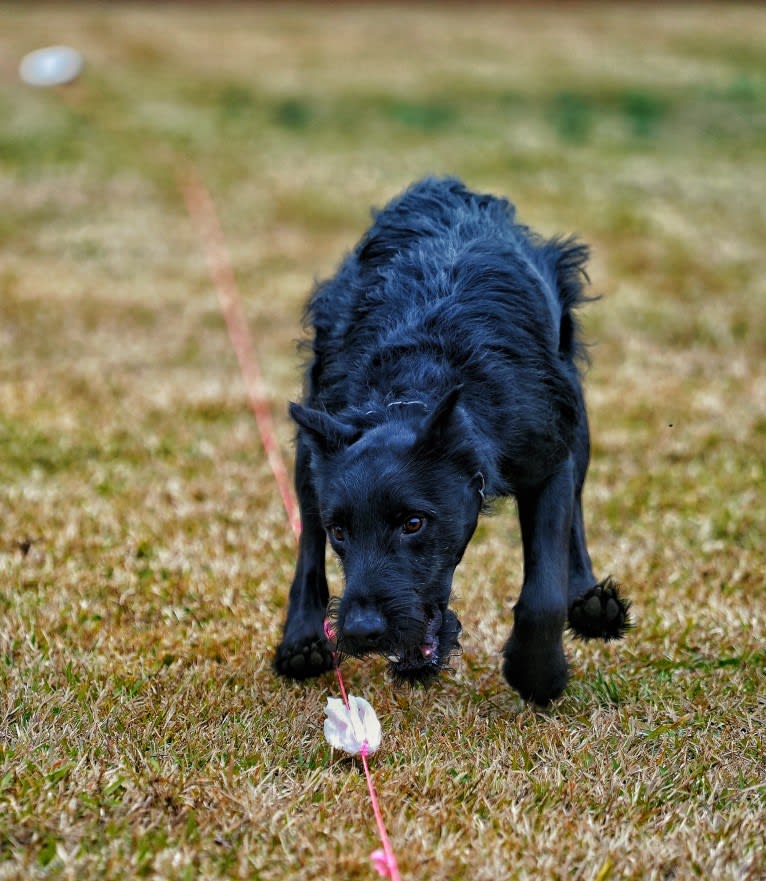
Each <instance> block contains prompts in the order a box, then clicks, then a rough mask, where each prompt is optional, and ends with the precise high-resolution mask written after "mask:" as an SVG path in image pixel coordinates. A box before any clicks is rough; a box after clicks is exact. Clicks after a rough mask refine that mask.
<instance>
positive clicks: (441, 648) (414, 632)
mask: <svg viewBox="0 0 766 881" xmlns="http://www.w3.org/2000/svg"><path fill="white" fill-rule="evenodd" d="M339 609H340V598H338V597H332V598H331V600H330V603H329V605H328V607H327V617H328V619H329V621H330V624H331V629H332V630H333V631H334V632H336V633H337V632H338V627H337V623H338V613H339ZM388 620H392V621H395V622H397V624H396V625H395V626H394V627H391V628H390V629H389V630H388V631H387V632H386V634H384V635H383V636H382V637H381V638H380V639H378V640H376V642H375V644H374V645H373V646H369V645H367V644H365V645H364V646H361V645H358V644H356V643H355V642H354V640H349V639H343V638H341V639H339V640H338V642H337V645H336V650H337V654H338V655H339V660H340V659H342V658H343V657H349V656H350V657H357V658H360V657H365V656H367V655H371V654H378V655H383V656H384V657H385V658H386V659H387V660H388V662H389V673H390V675H391V678H392V679H393V680H394V682H395V683H396V684H398V685H400V684H404V683H409V684H411V685H416V684H421V685H425V684H427V683H429V682H431V681H432V680H433V679H435V678H436V677H437V676H438V675H439V673H440V672H441V671H442V670H443V669H445V668H448V666H449V662H450V659H451V658H452V657H453V656H454V655H456V654H458V653H459V651H460V643H459V641H458V639H459V636H460V631H461V630H462V626H461V624H460V621H459V620H458V618H457V615H455V613H454V612H453V611H452V610H451V609H448V608H446V607H445V608H443V609H441V608H438V607H429V606H426V607H424V608H423V610H422V615H418V616H415V615H413V614H412V613H410V614H407V615H404V614H402V613H401V612H399V614H398V615H391V616H390V617H389V619H388Z"/></svg>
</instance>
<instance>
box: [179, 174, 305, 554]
mask: <svg viewBox="0 0 766 881" xmlns="http://www.w3.org/2000/svg"><path fill="white" fill-rule="evenodd" d="M181 189H182V191H183V195H184V199H185V200H186V208H187V210H188V212H189V214H190V215H191V217H192V220H193V221H194V223H195V224H196V226H197V232H198V233H199V237H200V239H201V241H202V243H203V245H204V246H205V256H206V258H207V265H208V270H209V272H210V275H211V277H212V279H213V283H214V285H215V289H216V291H217V292H218V300H219V302H220V304H221V312H223V317H224V320H225V321H226V329H227V330H228V332H229V339H230V340H231V344H232V346H233V348H234V351H235V353H236V355H237V361H239V369H240V371H241V373H242V378H243V379H244V381H245V387H246V389H247V394H248V397H249V399H250V406H251V407H252V410H253V413H254V414H255V422H256V425H257V426H258V433H259V434H260V436H261V441H262V443H263V449H264V450H265V452H266V458H267V459H268V462H269V466H270V468H271V470H272V473H273V474H274V479H275V480H276V482H277V488H278V489H279V494H280V496H281V497H282V504H283V505H284V506H285V512H286V513H287V519H288V520H289V521H290V527H291V529H292V531H293V533H294V534H295V537H296V538H298V537H299V536H300V534H301V517H300V512H299V511H298V505H297V503H296V501H295V497H294V496H293V493H292V487H291V486H290V477H289V474H288V471H287V468H286V467H285V462H284V459H283V458H282V454H281V452H280V450H279V444H278V442H277V433H276V431H275V430H274V421H273V419H272V417H271V410H270V408H269V400H268V395H267V393H266V384H265V383H264V380H263V373H262V372H261V368H260V365H259V364H258V359H257V358H256V356H255V350H254V348H253V344H252V341H251V339H250V335H249V334H248V332H247V320H246V318H245V310H244V308H243V306H242V298H241V297H240V295H239V291H238V289H237V282H236V279H235V277H234V271H233V270H232V268H231V259H230V257H229V251H228V248H227V247H226V240H225V239H224V235H223V230H222V228H221V223H220V221H219V219H218V213H217V212H216V210H215V205H214V204H213V199H212V197H211V196H210V193H209V192H208V191H207V189H206V187H205V185H204V184H203V183H202V181H201V180H200V178H199V175H198V174H197V173H196V172H195V171H194V169H190V170H189V171H188V172H187V175H186V178H185V179H184V180H183V181H182V184H181Z"/></svg>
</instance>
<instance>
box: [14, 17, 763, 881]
mask: <svg viewBox="0 0 766 881" xmlns="http://www.w3.org/2000/svg"><path fill="white" fill-rule="evenodd" d="M51 43H68V44H71V45H74V46H76V47H78V48H79V49H80V50H81V51H82V52H83V53H84V55H85V58H86V60H87V69H86V72H85V74H84V75H83V76H82V78H81V79H80V80H79V81H78V82H77V83H76V84H73V85H71V86H69V87H67V88H64V89H54V90H34V89H31V88H29V87H25V86H23V85H22V84H21V83H20V82H19V81H18V80H17V77H16V66H17V64H18V60H19V58H20V57H21V55H23V54H24V53H25V52H27V51H30V50H31V49H34V48H37V47H39V46H41V45H49V44H51ZM764 45H766V9H764V8H759V7H758V6H756V5H753V6H742V7H739V6H737V5H735V4H732V3H721V4H719V5H714V4H704V5H700V6H698V7H695V6H694V5H685V6H678V7H673V6H668V5H664V4H662V5H661V4H656V5H649V6H646V7H642V6H640V5H638V4H634V5H626V6H614V5H603V6H593V7H587V6H586V7H582V6H579V5H574V4H568V5H565V6H562V7H555V6H550V7H549V6H540V5H534V6H519V7H508V8H498V7H494V8H483V7H481V6H476V5H470V6H465V7H460V6H455V5H450V6H447V7H445V8H444V9H442V10H439V9H438V8H437V7H435V6H434V7H418V6H417V5H412V4H410V5H406V6H404V5H402V6H397V7H378V6H375V5H369V6H365V7H361V8H344V7H323V6H317V5H312V6H306V7H292V6H287V5H283V4H273V5H265V6H263V7H258V6H256V7H248V6H246V5H237V6H232V7H226V6H222V5H218V4H217V5H216V7H215V9H209V10H208V9H206V7H204V6H201V7H186V6H183V5H177V6H162V7H155V8H153V7H152V6H151V5H149V4H147V5H145V6H135V7H133V6H130V5H127V4H112V5H111V6H110V5H108V4H107V5H102V6H96V5H93V6H88V5H83V6H66V5H64V4H57V5H53V6H50V7H41V6H37V5H34V4H15V5H13V4H5V5H0V206H1V207H0V240H1V241H2V246H1V250H0V346H1V347H2V348H1V350H0V351H1V352H2V355H1V357H0V524H1V526H2V534H1V535H0V695H1V701H2V703H0V708H1V711H0V765H1V767H0V879H16V878H19V879H22V878H23V879H30V878H32V879H34V878H71V879H78V881H81V879H96V878H98V879H101V878H106V879H131V878H136V877H143V878H150V879H183V881H187V879H193V878H243V879H245V878H247V879H263V881H272V879H301V881H307V879H320V878H321V879H325V878H335V879H364V878H370V877H373V871H372V868H371V867H370V864H369V862H368V854H369V852H370V851H371V850H373V849H374V848H375V847H376V846H377V838H376V833H375V827H374V824H373V821H372V817H371V813H370V809H369V806H368V802H367V793H366V789H365V786H364V780H363V777H362V776H361V773H360V769H359V767H358V765H356V764H354V762H353V761H351V760H349V759H346V758H344V757H342V756H341V755H338V754H333V753H332V751H331V750H330V748H329V746H327V745H326V743H325V741H324V739H323V736H322V731H321V725H322V720H323V707H324V703H325V700H326V698H327V697H328V696H330V695H333V696H334V695H335V694H336V691H337V687H336V685H335V682H334V680H333V679H332V677H330V676H328V677H326V678H325V679H323V680H321V681H317V682H315V683H311V684H309V685H306V686H302V685H294V684H286V683H284V682H280V681H277V679H276V678H275V677H274V675H273V674H272V672H271V667H270V659H271V653H272V650H273V648H274V646H275V645H276V643H277V641H278V639H279V633H280V627H281V622H282V618H283V615H284V611H285V602H286V594H287V587H288V584H289V581H290V578H291V570H292V565H293V556H294V548H293V539H292V536H291V534H290V532H289V529H288V526H287V521H286V519H285V516H284V512H283V510H282V508H281V506H280V501H279V498H278V495H277V493H276V490H275V487H274V483H273V480H272V477H271V475H270V472H269V470H268V467H267V464H266V461H265V458H264V455H263V452H262V449H261V446H260V442H259V439H258V436H257V432H256V428H255V424H254V421H253V418H252V415H251V413H250V412H249V410H248V407H247V403H246V400H245V396H244V392H243V388H242V384H241V381H240V378H239V374H238V370H237V366H236V361H235V359H234V356H233V354H232V352H231V349H230V346H229V343H228V341H227V338H226V333H225V329H224V325H223V322H222V319H221V316H220V314H219V311H218V306H217V303H216V298H215V293H214V290H213V287H212V285H211V282H210V279H209V277H208V275H207V270H206V267H205V262H204V257H203V253H202V249H201V246H200V242H199V240H198V239H197V237H196V233H195V230H194V227H193V226H192V224H191V222H190V220H189V218H188V216H187V214H186V211H185V207H184V202H183V198H182V196H181V194H180V191H179V175H183V173H184V171H185V169H187V168H188V166H189V164H193V165H194V166H195V167H196V168H197V169H198V170H199V173H200V174H201V175H202V177H203V178H204V180H205V181H206V183H207V185H208V186H209V188H210V190H211V191H212V193H213V194H214V197H215V199H216V202H217V204H218V207H219V211H220V214H221V217H222V222H223V226H224V228H225V230H226V235H227V238H228V241H229V245H230V248H231V252H232V258H233V261H234V264H235V267H236V271H237V277H238V280H239V284H240V287H241V289H242V291H243V295H244V298H245V303H246V309H247V313H248V319H249V321H250V326H251V329H252V331H253V333H254V336H255V338H256V340H257V344H258V347H259V353H260V358H261V360H262V365H263V369H264V372H265V374H266V379H267V382H268V385H269V389H270V392H271V394H272V397H273V405H274V413H275V418H276V420H277V427H278V431H279V437H280V442H281V444H282V448H283V450H284V451H285V455H286V456H288V457H291V456H292V446H291V442H292V428H291V426H290V425H289V423H288V419H287V416H286V402H287V401H288V400H289V399H291V398H293V399H294V398H296V397H297V396H298V395H299V394H300V376H299V357H298V355H297V354H296V350H295V345H294V343H295V340H296V339H297V338H298V337H299V336H300V333H301V327H300V321H301V309H302V303H303V300H304V298H305V296H306V294H307V292H308V291H309V289H310V288H311V286H312V284H313V281H314V279H315V278H316V277H321V276H322V275H326V274H328V273H330V272H331V271H332V270H333V267H334V266H335V265H336V264H337V262H338V260H339V259H340V257H341V256H342V254H343V253H344V252H345V251H346V250H347V249H348V248H349V247H351V245H352V244H353V243H354V242H355V240H356V238H357V237H358V235H359V234H360V233H361V231H362V230H363V229H364V227H365V225H366V223H367V219H368V209H369V206H370V205H372V204H377V205H380V204H382V203H383V202H385V201H386V200H387V199H388V198H389V197H390V196H392V195H393V194H394V193H396V192H397V191H398V190H400V189H401V188H402V187H403V186H405V185H406V184H407V183H408V182H409V181H410V180H412V179H414V178H415V177H417V176H419V175H422V174H424V173H427V172H436V173H455V174H458V175H460V176H462V177H464V178H465V180H466V181H467V182H468V183H469V184H470V185H471V186H473V187H475V188H478V189H483V190H487V191H492V192H497V193H503V194H506V195H508V196H510V197H511V198H512V199H513V200H514V201H515V202H516V204H517V206H518V210H519V214H520V216H521V219H522V220H523V221H524V222H527V223H529V224H530V225H532V226H534V227H536V228H537V229H539V230H540V231H541V232H543V233H545V234H551V235H552V234H554V233H569V232H577V233H579V234H580V235H581V236H582V237H583V238H584V239H585V240H587V241H588V242H589V243H591V245H592V247H593V259H592V263H591V276H592V280H593V292H594V293H600V294H603V295H604V296H603V299H601V300H600V301H599V302H597V303H594V304H592V305H590V306H588V308H587V310H586V311H584V312H583V315H582V318H583V324H584V328H585V331H586V334H587V337H588V339H589V340H590V341H591V343H592V344H593V346H592V348H591V355H592V358H593V366H592V368H591V369H590V371H589V373H588V376H587V389H588V400H589V407H590V413H591V422H592V430H593V436H594V451H593V462H592V467H591V473H590V478H589V483H588V487H587V496H586V517H587V523H588V529H589V536H590V549H591V554H592V556H593V558H594V563H595V565H596V569H597V571H598V572H599V573H600V574H607V573H609V572H611V573H613V574H614V575H615V576H616V577H617V578H618V580H620V581H621V582H622V583H623V584H624V586H625V589H626V591H627V592H628V593H629V595H630V596H631V597H632V598H633V601H634V612H635V617H636V621H637V627H636V628H635V630H633V631H632V632H631V633H630V635H629V638H628V639H627V640H626V641H624V642H623V643H621V644H617V645H610V646H606V647H605V646H591V645H583V644H582V643H575V642H573V641H571V640H570V641H568V644H567V651H568V653H569V655H570V657H571V660H572V667H573V675H572V681H571V684H570V686H569V688H568V690H567V692H566V694H565V696H564V697H563V698H562V699H561V700H559V701H558V702H557V703H555V704H554V705H553V706H552V707H551V708H549V709H547V710H545V711H541V710H537V709H535V708H533V707H530V706H525V705H524V704H523V703H522V702H521V701H520V700H519V699H518V698H517V697H516V696H515V695H514V694H513V693H512V692H511V691H510V690H509V689H508V688H507V687H506V685H505V683H504V681H503V679H502V675H501V673H500V650H501V648H502V645H503V642H504V640H505V638H506V636H507V633H508V630H509V628H510V624H511V620H512V606H513V603H514V601H515V598H516V597H517V595H518V587H519V583H520V577H521V558H520V553H519V536H518V530H517V527H516V523H515V517H514V513H513V509H512V507H511V506H507V507H506V508H504V509H502V510H501V511H499V512H498V516H496V517H493V518H491V519H490V520H487V521H484V522H483V525H482V526H481V527H480V529H479V532H478V533H477V536H476V538H475V540H474V542H473V543H472V545H471V548H470V549H469V552H468V554H467V555H466V559H465V561H464V562H463V564H462V566H461V568H460V569H459V570H458V574H457V578H456V584H455V592H456V599H455V602H454V607H455V609H456V611H457V612H458V614H459V616H460V617H461V620H462V622H463V626H464V639H463V647H464V651H463V655H462V657H461V658H460V659H459V660H458V662H457V663H456V667H455V670H454V673H452V674H450V675H445V676H444V677H443V679H442V681H440V682H439V683H437V685H436V686H434V687H432V688H431V689H429V690H427V691H422V690H421V691H414V692H408V691H406V690H402V691H397V690H395V689H394V688H392V686H391V685H390V683H388V682H386V680H385V676H384V666H383V664H382V663H380V662H378V661H376V660H372V661H369V662H349V663H348V664H347V665H346V667H345V671H346V677H347V684H348V686H349V689H350V690H351V691H352V692H353V693H355V694H358V695H360V696H364V697H366V698H367V699H369V700H370V701H371V702H372V704H373V706H374V707H375V708H376V710H377V712H378V715H379V716H380V718H381V720H382V723H383V728H384V740H383V745H382V748H381V750H380V752H379V753H377V754H376V755H375V756H374V757H373V758H372V767H373V773H374V775H375V780H376V784H377V786H378V790H379V793H380V797H381V799H382V803H383V810H384V813H385V815H386V821H387V825H388V829H389V832H390V834H391V837H392V840H393V843H394V847H395V849H396V852H397V855H398V857H399V862H400V868H401V870H402V875H403V877H404V878H412V879H414V878H418V879H429V881H434V879H445V881H446V879H450V881H453V879H466V881H490V879H492V881H497V879H506V878H507V879H560V881H572V879H587V881H606V879H637V881H639V879H656V881H666V879H667V881H669V879H687V878H703V879H721V881H734V879H743V881H745V879H747V881H756V879H764V878H766V853H765V852H764V851H765V848H766V832H765V830H766V758H765V757H764V754H765V753H766V743H765V738H764V723H765V722H766V687H765V686H766V676H765V675H764V674H765V672H766V638H765V637H766V586H765V575H764V570H765V569H766V560H765V559H764V535H765V534H766V507H765V505H764V496H765V493H764V486H766V480H765V477H766V475H765V471H766V465H765V464H764V463H765V462H766V318H765V317H764V316H765V315H766V283H765V282H764V278H765V277H766V273H765V272H764V268H765V267H764V262H765V261H764V242H766V210H765V209H764V206H765V205H766V161H765V160H766V62H765V61H764ZM334 585H335V589H336V591H338V590H340V584H339V580H338V575H337V571H336V572H335V574H334Z"/></svg>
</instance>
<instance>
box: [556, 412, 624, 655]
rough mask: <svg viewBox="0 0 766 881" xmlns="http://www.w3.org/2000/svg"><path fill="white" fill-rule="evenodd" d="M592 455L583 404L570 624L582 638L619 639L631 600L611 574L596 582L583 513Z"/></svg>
mask: <svg viewBox="0 0 766 881" xmlns="http://www.w3.org/2000/svg"><path fill="white" fill-rule="evenodd" d="M589 458H590V438H589V434H588V420H587V416H586V414H585V407H584V406H583V407H582V409H581V413H580V421H579V423H578V426H577V434H576V437H575V450H574V462H575V503H574V510H573V512H572V530H571V535H570V541H569V594H568V606H569V610H568V618H569V627H570V628H571V630H572V631H573V632H574V633H575V634H576V635H577V636H580V637H582V638H583V639H604V640H609V639H619V638H620V637H621V636H623V635H624V633H625V631H626V630H627V629H628V627H630V619H629V616H628V609H629V608H630V602H629V601H628V600H626V599H624V598H623V597H621V596H620V593H619V588H618V586H617V584H616V583H615V582H614V580H613V579H612V578H611V577H607V578H605V579H604V580H603V581H600V582H599V583H598V584H597V583H596V578H595V576H594V575H593V567H592V565H591V560H590V555H589V554H588V547H587V544H586V541H585V523H584V519H583V513H582V488H583V484H584V483H585V475H586V473H587V470H588V461H589Z"/></svg>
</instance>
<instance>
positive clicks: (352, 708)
mask: <svg viewBox="0 0 766 881" xmlns="http://www.w3.org/2000/svg"><path fill="white" fill-rule="evenodd" d="M348 704H349V705H348V707H346V705H345V704H344V703H343V701H342V700H341V699H340V698H339V697H328V698H327V707H326V708H325V713H327V718H326V719H325V723H324V736H325V737H326V738H327V742H328V743H329V744H330V746H332V747H335V749H342V750H344V751H345V752H347V753H350V754H351V755H352V756H355V755H357V754H358V753H360V752H361V751H362V746H363V745H366V752H368V753H374V752H375V750H376V749H377V748H378V747H379V746H380V737H381V730H380V722H379V721H378V717H377V716H376V715H375V710H373V708H372V707H371V706H370V704H369V703H368V702H367V701H366V700H365V699H364V698H363V697H354V696H353V695H352V694H350V695H349V696H348Z"/></svg>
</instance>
